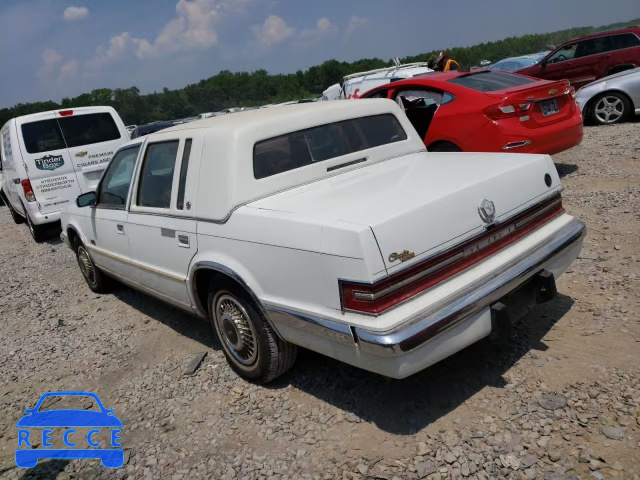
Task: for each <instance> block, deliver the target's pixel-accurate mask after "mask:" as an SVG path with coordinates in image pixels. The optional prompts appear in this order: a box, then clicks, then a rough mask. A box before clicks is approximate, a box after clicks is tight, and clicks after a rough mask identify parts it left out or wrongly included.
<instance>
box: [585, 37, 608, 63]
mask: <svg viewBox="0 0 640 480" xmlns="http://www.w3.org/2000/svg"><path fill="white" fill-rule="evenodd" d="M611 48H612V47H611V37H609V36H606V37H598V38H589V39H587V40H583V41H581V42H579V43H578V47H577V49H576V58H580V57H588V56H590V55H598V54H599V53H605V52H609V51H611Z"/></svg>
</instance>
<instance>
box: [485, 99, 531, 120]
mask: <svg viewBox="0 0 640 480" xmlns="http://www.w3.org/2000/svg"><path fill="white" fill-rule="evenodd" d="M530 108H531V104H530V103H528V102H523V103H516V104H512V103H508V102H502V103H499V104H497V105H491V106H490V107H487V108H485V109H484V110H483V112H484V114H485V115H486V116H487V117H489V118H490V119H492V120H500V119H503V118H511V117H518V116H520V115H522V114H524V113H526V112H527V111H528V110H529V109H530Z"/></svg>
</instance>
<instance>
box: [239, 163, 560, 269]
mask: <svg viewBox="0 0 640 480" xmlns="http://www.w3.org/2000/svg"><path fill="white" fill-rule="evenodd" d="M545 175H549V177H550V180H551V182H550V186H547V183H546V182H545ZM548 180H549V179H547V181H548ZM559 188H560V182H559V179H558V175H557V172H556V170H555V168H554V167H553V164H552V163H551V161H550V159H549V157H547V156H542V155H527V156H523V155H515V154H483V153H477V154H475V153H464V154H462V153H426V152H420V153H414V154H410V155H406V156H404V157H400V158H395V159H392V160H387V161H383V162H380V163H377V164H373V165H370V166H367V167H364V168H359V169H356V170H353V171H350V172H346V173H343V174H340V175H337V176H335V177H332V178H328V179H324V180H322V181H319V182H315V183H312V184H309V185H305V186H301V187H298V188H295V189H292V190H289V191H286V192H282V193H279V194H276V195H273V196H271V197H268V198H265V199H262V200H258V201H256V202H253V203H252V204H251V205H250V206H251V207H254V208H265V209H269V210H278V211H283V212H291V213H295V214H299V215H303V216H310V217H320V218H328V219H335V220H340V221H344V222H350V223H355V224H360V225H363V224H364V225H367V226H369V227H370V228H371V229H372V231H373V233H374V235H375V238H376V240H377V242H378V246H379V247H380V252H381V254H382V258H383V260H384V264H385V266H386V269H387V272H388V273H393V272H394V271H395V270H397V269H398V268H400V266H401V265H402V268H404V267H406V266H408V265H411V264H413V263H417V262H419V261H421V260H423V259H425V258H428V257H430V256H432V255H434V254H436V253H439V252H441V251H443V250H446V249H448V248H450V247H452V246H453V245H456V244H459V243H462V242H463V241H464V240H466V239H468V238H469V237H470V236H472V235H474V234H476V233H479V232H480V231H482V229H483V227H484V226H486V225H487V223H486V222H485V221H483V219H482V218H481V215H480V214H479V208H480V207H481V203H482V202H483V200H484V199H486V200H490V201H491V202H493V205H494V208H495V220H494V221H496V222H500V221H501V220H504V219H505V218H508V217H511V216H513V215H515V214H516V213H519V212H520V211H522V210H524V209H525V208H527V207H529V206H531V205H533V204H535V203H538V202H541V201H542V200H544V199H545V198H548V197H550V196H552V195H553V194H554V193H555V192H556V191H557V190H559ZM485 217H486V216H485Z"/></svg>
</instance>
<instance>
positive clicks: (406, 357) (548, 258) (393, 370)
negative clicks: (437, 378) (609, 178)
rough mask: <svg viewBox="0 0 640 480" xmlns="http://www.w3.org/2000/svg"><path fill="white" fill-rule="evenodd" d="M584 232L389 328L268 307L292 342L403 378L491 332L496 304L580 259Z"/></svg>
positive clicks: (578, 225) (564, 231)
mask: <svg viewBox="0 0 640 480" xmlns="http://www.w3.org/2000/svg"><path fill="white" fill-rule="evenodd" d="M585 234H586V227H585V225H584V224H583V223H582V222H580V221H578V220H575V219H574V220H572V221H570V222H568V223H567V224H566V225H564V226H563V227H562V228H560V229H559V230H558V231H556V232H555V233H554V234H552V235H551V236H549V237H548V238H547V239H546V240H545V241H544V242H542V243H541V244H539V245H536V246H535V247H532V248H531V249H530V250H529V251H527V252H526V254H524V255H521V256H518V257H517V258H515V259H514V260H512V261H511V262H508V263H506V264H504V265H503V266H502V267H501V268H500V269H498V270H494V271H491V272H490V273H488V274H487V275H485V276H484V277H482V278H480V279H478V280H476V281H474V282H473V283H470V284H468V285H466V287H465V288H462V289H460V290H459V291H456V292H455V293H452V294H451V295H450V296H448V297H445V298H443V299H442V300H440V301H439V302H437V303H435V304H432V305H429V306H428V307H427V308H424V309H422V310H420V311H418V312H414V313H413V315H412V316H411V317H409V318H406V319H405V320H404V321H403V322H402V323H401V324H400V325H399V326H398V327H396V328H394V329H393V330H390V331H386V332H377V331H370V330H367V329H364V328H361V327H352V326H349V325H345V324H343V323H339V322H335V321H333V320H331V319H327V318H317V317H311V316H309V315H304V314H301V313H299V312H294V311H291V310H288V309H285V308H280V307H274V306H270V305H265V310H266V312H267V314H268V315H269V317H270V320H271V321H272V323H273V325H274V326H275V327H276V329H277V330H278V333H279V334H280V335H281V336H282V337H283V338H284V339H285V340H287V341H289V342H291V343H294V344H297V345H300V346H302V347H305V348H309V349H311V350H315V351H318V352H320V353H323V354H325V355H328V356H330V357H333V358H337V359H338V360H342V361H344V362H346V363H349V364H351V365H355V366H357V367H360V368H363V369H365V370H370V371H373V372H376V373H379V374H382V375H386V376H389V377H393V378H404V377H407V376H409V375H412V374H414V373H416V372H418V371H420V370H422V369H424V368H426V367H428V366H430V365H432V364H434V363H436V362H438V361H440V360H442V359H444V358H446V357H448V356H450V355H452V354H454V353H456V352H457V351H459V350H461V349H463V348H465V347H467V346H468V345H471V344H472V343H474V342H476V341H478V340H480V339H482V338H484V337H486V336H488V335H489V334H490V333H491V312H490V308H491V305H492V304H493V303H495V302H496V301H498V300H499V299H501V298H503V297H504V296H505V295H507V294H508V293H510V292H512V291H514V290H515V289H517V288H518V287H520V286H521V285H523V284H524V283H525V282H527V281H528V280H529V279H531V278H532V277H533V276H534V275H536V274H538V273H539V272H541V271H542V270H547V271H549V272H551V273H553V275H554V276H555V278H557V277H559V276H560V275H561V274H562V273H563V272H564V270H565V269H566V268H567V267H568V266H569V265H570V264H571V262H573V261H574V260H575V259H576V258H577V256H578V254H579V253H580V250H581V249H582V241H583V238H584V236H585Z"/></svg>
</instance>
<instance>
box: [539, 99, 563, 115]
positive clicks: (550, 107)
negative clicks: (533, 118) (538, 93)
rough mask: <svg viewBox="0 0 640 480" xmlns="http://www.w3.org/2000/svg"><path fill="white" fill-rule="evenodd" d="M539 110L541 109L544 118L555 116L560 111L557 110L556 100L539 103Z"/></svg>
mask: <svg viewBox="0 0 640 480" xmlns="http://www.w3.org/2000/svg"><path fill="white" fill-rule="evenodd" d="M540 108H541V109H542V116H544V117H548V116H550V115H555V114H556V113H558V112H559V111H560V109H559V108H558V101H557V100H556V99H553V100H546V101H544V102H540Z"/></svg>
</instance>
